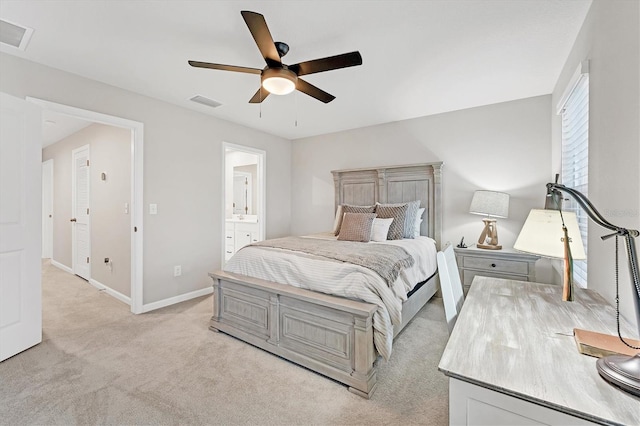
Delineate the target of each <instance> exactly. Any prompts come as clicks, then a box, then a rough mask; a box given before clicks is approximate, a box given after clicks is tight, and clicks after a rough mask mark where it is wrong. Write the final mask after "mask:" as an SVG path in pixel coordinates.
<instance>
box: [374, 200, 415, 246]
mask: <svg viewBox="0 0 640 426" xmlns="http://www.w3.org/2000/svg"><path fill="white" fill-rule="evenodd" d="M404 205H406V206H407V212H406V214H405V217H404V228H403V230H402V238H415V229H414V228H415V223H416V219H417V217H418V210H419V209H420V200H416V201H409V202H407V203H397V204H380V203H377V204H376V212H377V211H378V210H377V206H387V207H399V206H404ZM378 217H380V216H378ZM419 234H420V231H418V235H419ZM390 239H391V238H390Z"/></svg>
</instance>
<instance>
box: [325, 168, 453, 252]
mask: <svg viewBox="0 0 640 426" xmlns="http://www.w3.org/2000/svg"><path fill="white" fill-rule="evenodd" d="M331 173H332V174H333V181H334V185H335V208H336V209H337V207H338V206H339V205H340V204H351V205H358V206H365V205H372V204H375V203H376V202H379V203H404V202H408V201H415V200H420V207H424V208H425V212H424V215H423V216H422V217H423V221H422V225H421V227H420V235H427V236H429V237H431V238H433V239H434V240H436V246H437V248H438V250H440V243H441V239H442V162H436V163H424V164H410V165H403V166H384V167H373V168H366V169H348V170H333V171H332V172H331Z"/></svg>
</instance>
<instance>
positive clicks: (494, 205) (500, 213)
mask: <svg viewBox="0 0 640 426" xmlns="http://www.w3.org/2000/svg"><path fill="white" fill-rule="evenodd" d="M469 213H473V214H479V215H483V216H486V218H485V219H482V221H483V222H484V229H483V230H482V234H480V238H478V245H477V247H478V248H481V249H489V250H500V249H502V246H501V245H499V244H498V228H497V222H496V220H495V219H493V218H492V216H493V217H507V216H509V194H507V193H504V192H496V191H476V192H474V193H473V198H472V199H471V206H470V207H469Z"/></svg>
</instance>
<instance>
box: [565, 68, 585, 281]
mask: <svg viewBox="0 0 640 426" xmlns="http://www.w3.org/2000/svg"><path fill="white" fill-rule="evenodd" d="M574 84H575V86H573V87H572V88H570V89H569V92H568V93H569V95H568V97H567V98H566V102H565V103H564V105H563V106H562V108H561V110H560V113H561V114H562V171H561V178H562V181H561V182H562V183H563V184H564V185H565V186H568V187H569V188H573V189H576V190H578V191H580V192H582V193H583V194H584V195H588V188H589V174H588V170H589V74H588V73H584V72H582V73H580V74H579V77H578V80H577V81H575V82H574ZM562 208H563V210H568V211H573V212H575V213H576V215H577V216H578V225H579V227H580V234H581V236H582V242H583V244H584V249H585V253H587V250H588V247H587V225H588V221H589V217H588V216H587V214H586V213H585V212H584V210H583V209H582V208H581V207H579V206H578V204H577V203H576V201H575V200H574V199H573V198H571V197H566V198H565V201H564V202H563V207H562ZM573 277H574V281H575V282H576V283H577V284H578V285H580V286H582V287H586V286H587V261H586V260H584V261H574V269H573Z"/></svg>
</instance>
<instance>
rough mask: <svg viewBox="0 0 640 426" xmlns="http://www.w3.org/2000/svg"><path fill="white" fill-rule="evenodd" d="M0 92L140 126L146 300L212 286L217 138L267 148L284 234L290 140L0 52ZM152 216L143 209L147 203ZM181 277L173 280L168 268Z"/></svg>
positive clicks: (271, 192)
mask: <svg viewBox="0 0 640 426" xmlns="http://www.w3.org/2000/svg"><path fill="white" fill-rule="evenodd" d="M0 91H3V92H6V93H9V94H11V95H14V96H17V97H21V98H24V97H26V96H31V97H36V98H41V99H45V100H48V101H52V102H57V103H61V104H64V105H70V106H74V107H78V108H83V109H86V110H91V111H96V112H100V113H104V114H108V115H112V116H116V117H121V118H126V119H129V120H134V121H138V122H142V123H144V203H145V216H144V294H143V299H144V300H143V303H144V304H149V303H152V302H156V301H161V300H164V299H167V298H170V297H174V296H178V295H181V294H186V293H190V292H193V291H197V290H201V289H205V288H210V286H211V284H212V283H211V279H210V278H209V277H208V276H207V273H208V272H210V271H212V270H214V269H217V268H219V267H220V261H221V259H222V253H221V243H220V242H221V241H222V240H223V233H222V230H223V218H222V209H221V208H220V203H222V202H223V200H222V176H223V171H222V170H221V169H222V158H221V153H222V142H223V141H225V142H230V143H236V144H240V145H245V146H250V147H254V148H258V149H262V150H265V151H266V152H267V165H266V172H267V194H266V197H267V223H266V230H267V237H279V236H283V235H287V234H288V233H289V219H290V216H289V214H290V200H291V186H290V181H291V174H290V168H291V167H290V164H291V142H290V141H288V140H286V139H283V138H280V137H276V136H273V135H269V134H266V133H263V132H259V131H256V130H253V129H249V128H246V127H243V126H240V125H236V124H233V123H230V122H227V121H224V120H219V119H216V118H214V117H211V116H208V115H205V114H201V113H198V112H194V111H190V110H187V109H184V108H180V107H176V106H174V105H171V104H168V103H165V102H161V101H158V100H155V99H152V98H149V97H146V96H142V95H138V94H135V93H132V92H129V91H126V90H122V89H119V88H116V87H113V86H109V85H106V84H102V83H99V82H96V81H93V80H89V79H85V78H82V77H79V76H77V75H74V74H70V73H67V72H63V71H59V70H55V69H53V68H49V67H46V66H43V65H39V64H35V63H33V62H29V61H25V60H23V59H20V58H17V57H15V56H12V55H6V54H4V53H0ZM149 203H156V204H158V214H157V215H153V216H152V215H149V214H148V204H149ZM174 265H182V276H181V277H178V278H174V277H173V266H174Z"/></svg>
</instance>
